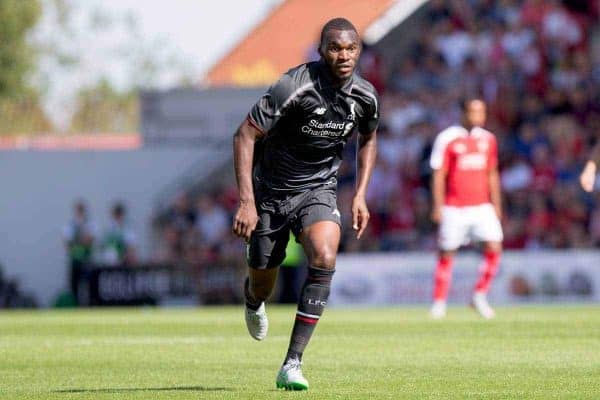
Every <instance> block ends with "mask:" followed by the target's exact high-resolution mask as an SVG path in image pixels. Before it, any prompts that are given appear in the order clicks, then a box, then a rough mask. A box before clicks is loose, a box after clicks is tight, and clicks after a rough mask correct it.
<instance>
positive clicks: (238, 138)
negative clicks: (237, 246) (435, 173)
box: [232, 119, 263, 241]
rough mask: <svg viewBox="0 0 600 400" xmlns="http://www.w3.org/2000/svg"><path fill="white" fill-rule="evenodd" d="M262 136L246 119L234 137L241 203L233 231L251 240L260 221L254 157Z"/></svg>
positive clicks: (234, 156)
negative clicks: (254, 182)
mask: <svg viewBox="0 0 600 400" xmlns="http://www.w3.org/2000/svg"><path fill="white" fill-rule="evenodd" d="M262 136H263V133H262V132H261V131H259V130H258V129H257V128H256V127H254V126H252V124H250V122H249V121H248V120H247V119H246V120H245V121H244V122H243V123H242V125H241V126H240V127H239V128H238V130H237V132H236V134H235V135H234V137H233V161H234V166H235V177H236V180H237V185H238V191H239V197H240V204H239V207H238V210H237V212H236V214H235V217H234V219H233V227H232V231H233V233H234V234H235V235H237V236H239V237H242V238H244V239H245V240H246V241H248V240H250V235H251V234H252V231H254V229H255V228H256V224H257V222H258V214H257V212H256V205H255V203H254V189H253V187H252V158H253V156H254V143H255V142H256V140H257V139H259V138H260V137H262Z"/></svg>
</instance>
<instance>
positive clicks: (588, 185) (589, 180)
mask: <svg viewBox="0 0 600 400" xmlns="http://www.w3.org/2000/svg"><path fill="white" fill-rule="evenodd" d="M595 182H596V164H595V163H593V162H588V163H587V164H585V168H584V169H583V171H582V172H581V175H580V176H579V183H580V184H581V187H582V188H583V190H585V191H586V192H592V191H593V190H594V183H595Z"/></svg>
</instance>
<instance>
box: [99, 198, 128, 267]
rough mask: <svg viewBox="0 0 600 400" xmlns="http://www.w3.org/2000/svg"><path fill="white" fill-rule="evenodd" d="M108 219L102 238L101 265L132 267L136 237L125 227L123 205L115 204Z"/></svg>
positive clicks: (124, 209)
mask: <svg viewBox="0 0 600 400" xmlns="http://www.w3.org/2000/svg"><path fill="white" fill-rule="evenodd" d="M110 218H111V219H110V225H109V227H108V229H107V230H106V232H104V236H103V238H102V263H103V264H105V265H110V266H125V265H129V266H130V265H134V264H135V262H136V249H135V246H136V237H135V234H134V233H133V231H132V230H131V229H130V228H129V226H128V225H127V221H126V208H125V205H124V204H123V203H121V202H117V203H115V204H114V205H113V207H112V209H111V211H110Z"/></svg>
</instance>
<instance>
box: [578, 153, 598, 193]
mask: <svg viewBox="0 0 600 400" xmlns="http://www.w3.org/2000/svg"><path fill="white" fill-rule="evenodd" d="M598 159H600V143H598V144H596V145H595V146H594V148H593V149H592V151H591V153H590V157H589V159H588V161H587V162H586V163H585V167H584V168H583V171H582V172H581V175H579V183H580V184H581V187H582V188H583V190H585V191H586V192H592V191H593V190H594V184H595V183H596V171H597V168H598Z"/></svg>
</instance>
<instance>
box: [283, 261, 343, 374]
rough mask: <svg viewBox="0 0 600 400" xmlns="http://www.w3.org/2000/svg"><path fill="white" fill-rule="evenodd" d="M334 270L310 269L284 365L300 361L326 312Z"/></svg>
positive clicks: (301, 295)
mask: <svg viewBox="0 0 600 400" xmlns="http://www.w3.org/2000/svg"><path fill="white" fill-rule="evenodd" d="M334 272H335V270H334V269H330V270H328V269H321V268H313V267H309V268H308V276H307V277H306V281H305V282H304V286H303V287H302V291H301V293H300V300H299V301H298V311H296V321H295V322H294V329H293V330H292V337H291V339H290V347H289V348H288V352H287V356H286V358H285V361H284V364H285V363H286V362H287V361H288V360H289V359H292V358H295V359H297V360H298V361H300V360H301V359H302V353H303V352H304V349H305V348H306V345H307V344H308V342H309V341H310V337H311V336H312V333H313V331H314V329H315V326H316V325H317V322H319V318H320V317H321V315H322V314H323V310H325V306H326V305H327V299H328V298H329V289H330V287H331V278H332V277H333V273H334Z"/></svg>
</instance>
